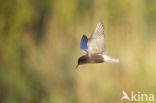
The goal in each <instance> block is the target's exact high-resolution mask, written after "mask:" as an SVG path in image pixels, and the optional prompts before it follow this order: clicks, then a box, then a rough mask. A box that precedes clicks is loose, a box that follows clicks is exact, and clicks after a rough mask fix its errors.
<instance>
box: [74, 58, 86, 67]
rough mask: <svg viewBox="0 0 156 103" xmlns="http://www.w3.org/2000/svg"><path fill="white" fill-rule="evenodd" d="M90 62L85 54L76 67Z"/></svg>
mask: <svg viewBox="0 0 156 103" xmlns="http://www.w3.org/2000/svg"><path fill="white" fill-rule="evenodd" d="M87 62H88V57H87V56H86V55H85V56H82V57H80V58H79V59H78V64H77V66H76V68H77V67H78V66H79V65H82V64H86V63H87Z"/></svg>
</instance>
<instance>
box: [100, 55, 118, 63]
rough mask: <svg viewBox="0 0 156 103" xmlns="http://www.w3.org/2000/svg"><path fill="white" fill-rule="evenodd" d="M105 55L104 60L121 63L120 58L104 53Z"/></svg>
mask: <svg viewBox="0 0 156 103" xmlns="http://www.w3.org/2000/svg"><path fill="white" fill-rule="evenodd" d="M103 57H104V61H105V62H115V63H119V62H120V60H119V59H115V58H112V57H110V56H107V55H103Z"/></svg>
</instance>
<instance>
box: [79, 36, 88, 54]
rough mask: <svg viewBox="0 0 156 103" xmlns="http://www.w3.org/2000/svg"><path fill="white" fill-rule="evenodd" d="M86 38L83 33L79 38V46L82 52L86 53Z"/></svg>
mask: <svg viewBox="0 0 156 103" xmlns="http://www.w3.org/2000/svg"><path fill="white" fill-rule="evenodd" d="M87 42H88V38H87V36H86V35H83V36H82V38H81V43H80V48H81V50H83V51H84V52H86V53H88V46H87Z"/></svg>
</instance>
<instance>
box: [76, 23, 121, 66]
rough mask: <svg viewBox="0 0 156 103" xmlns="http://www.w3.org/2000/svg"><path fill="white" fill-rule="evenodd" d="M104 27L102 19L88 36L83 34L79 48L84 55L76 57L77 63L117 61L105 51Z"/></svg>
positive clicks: (117, 60) (117, 61)
mask: <svg viewBox="0 0 156 103" xmlns="http://www.w3.org/2000/svg"><path fill="white" fill-rule="evenodd" d="M104 40H105V37H104V27H103V23H102V21H99V23H98V24H97V25H96V28H95V30H94V31H93V33H92V34H91V36H90V38H87V36H86V35H85V34H84V35H83V36H82V39H81V42H80V49H81V50H83V51H84V52H85V53H86V55H84V56H81V57H80V58H79V59H78V64H77V66H76V68H77V67H78V66H79V65H82V64H89V63H103V62H115V63H119V62H120V60H119V59H115V58H112V57H110V56H107V55H106V53H105V43H104Z"/></svg>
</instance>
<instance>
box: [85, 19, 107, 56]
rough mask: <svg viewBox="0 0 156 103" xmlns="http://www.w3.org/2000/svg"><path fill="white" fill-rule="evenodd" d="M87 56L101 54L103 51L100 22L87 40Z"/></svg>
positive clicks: (102, 33)
mask: <svg viewBox="0 0 156 103" xmlns="http://www.w3.org/2000/svg"><path fill="white" fill-rule="evenodd" d="M87 45H88V54H89V55H92V54H102V53H104V51H105V47H104V46H105V44H104V27H103V23H102V21H100V22H99V23H98V24H97V26H96V28H95V30H94V32H93V33H92V35H91V37H90V38H89V40H88V44H87Z"/></svg>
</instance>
